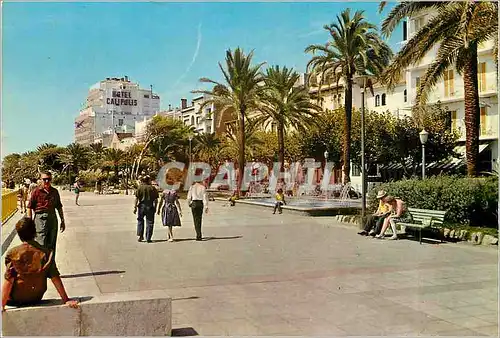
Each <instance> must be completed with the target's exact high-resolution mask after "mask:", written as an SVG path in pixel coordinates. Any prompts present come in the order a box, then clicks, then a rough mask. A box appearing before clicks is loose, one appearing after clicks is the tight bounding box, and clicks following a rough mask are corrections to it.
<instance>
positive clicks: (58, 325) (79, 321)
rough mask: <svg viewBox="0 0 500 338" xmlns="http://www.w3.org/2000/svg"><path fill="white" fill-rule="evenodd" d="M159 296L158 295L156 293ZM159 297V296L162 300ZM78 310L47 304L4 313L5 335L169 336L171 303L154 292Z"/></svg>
mask: <svg viewBox="0 0 500 338" xmlns="http://www.w3.org/2000/svg"><path fill="white" fill-rule="evenodd" d="M156 293H157V292H156ZM159 296H160V297H159ZM81 301H82V302H81V303H80V307H79V308H78V309H72V308H69V307H68V306H65V305H58V304H60V302H57V301H46V302H44V303H43V304H41V305H40V306H36V307H25V308H16V309H7V311H6V312H3V313H2V334H3V335H5V336H170V335H171V333H172V301H171V298H168V297H166V296H164V295H158V294H155V292H137V293H135V295H130V294H129V293H117V294H107V295H102V296H96V297H94V298H92V299H90V300H88V301H85V300H83V299H82V300H81Z"/></svg>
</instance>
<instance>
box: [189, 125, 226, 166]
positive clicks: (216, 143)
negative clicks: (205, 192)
mask: <svg viewBox="0 0 500 338" xmlns="http://www.w3.org/2000/svg"><path fill="white" fill-rule="evenodd" d="M193 141H194V144H195V145H194V149H193V150H194V152H195V154H196V157H197V158H198V159H199V160H201V161H206V162H208V164H210V167H211V168H212V170H214V169H217V167H218V166H217V164H218V162H219V161H220V160H221V152H222V151H223V150H224V147H225V145H224V144H223V142H222V140H221V139H220V138H219V137H217V136H216V135H215V134H214V133H212V134H208V133H205V134H199V135H196V136H195V138H194V140H193Z"/></svg>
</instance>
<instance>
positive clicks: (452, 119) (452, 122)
mask: <svg viewBox="0 0 500 338" xmlns="http://www.w3.org/2000/svg"><path fill="white" fill-rule="evenodd" d="M445 123H446V128H447V129H449V130H451V131H453V130H456V129H457V112H456V110H453V111H447V112H446V121H445Z"/></svg>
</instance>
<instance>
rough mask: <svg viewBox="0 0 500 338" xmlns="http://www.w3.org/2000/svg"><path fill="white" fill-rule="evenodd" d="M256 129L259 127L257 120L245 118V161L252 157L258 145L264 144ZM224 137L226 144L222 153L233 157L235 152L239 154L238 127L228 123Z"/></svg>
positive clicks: (239, 138)
mask: <svg viewBox="0 0 500 338" xmlns="http://www.w3.org/2000/svg"><path fill="white" fill-rule="evenodd" d="M258 131H259V128H258V125H257V120H256V119H255V118H253V119H247V121H246V123H245V144H244V148H245V156H246V157H245V161H246V160H251V159H253V158H254V157H255V153H256V152H257V151H258V149H259V147H261V146H263V144H264V142H263V140H262V139H261V138H260V137H259V135H258ZM226 137H227V139H226V144H227V146H225V147H224V150H225V151H224V153H226V154H227V155H228V156H229V157H234V155H235V154H236V155H239V154H241V152H242V150H241V148H242V147H241V143H240V140H241V137H240V129H239V128H238V127H237V126H235V125H233V124H230V125H229V128H228V130H227V132H226ZM239 170H241V169H240V168H239V167H238V171H239ZM243 170H244V169H243ZM239 172H240V171H239Z"/></svg>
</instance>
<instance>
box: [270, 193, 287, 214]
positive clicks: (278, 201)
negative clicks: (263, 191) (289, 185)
mask: <svg viewBox="0 0 500 338" xmlns="http://www.w3.org/2000/svg"><path fill="white" fill-rule="evenodd" d="M283 204H284V205H286V202H285V194H283V189H281V188H279V189H278V191H277V192H276V203H275V204H274V211H273V215H274V214H276V209H278V212H279V213H280V214H282V213H283V209H282V208H281V206H282V205H283Z"/></svg>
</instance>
